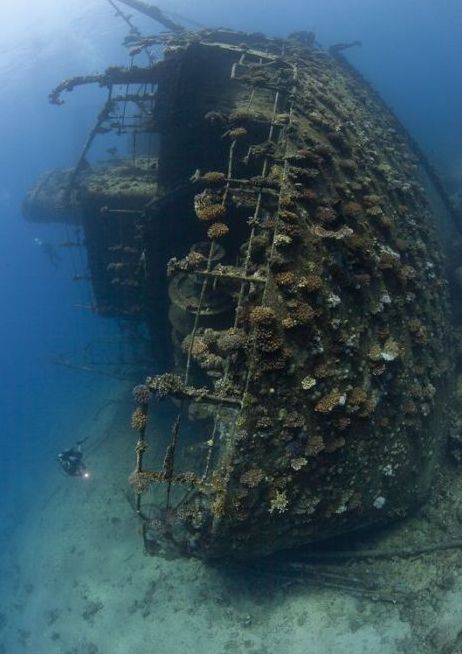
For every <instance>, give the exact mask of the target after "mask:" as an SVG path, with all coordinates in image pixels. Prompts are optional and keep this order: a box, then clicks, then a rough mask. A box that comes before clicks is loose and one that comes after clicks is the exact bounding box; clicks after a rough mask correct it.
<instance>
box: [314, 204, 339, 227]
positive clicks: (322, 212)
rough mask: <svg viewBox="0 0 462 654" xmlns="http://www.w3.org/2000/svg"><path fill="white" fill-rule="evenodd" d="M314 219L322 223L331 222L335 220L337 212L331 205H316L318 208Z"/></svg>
mask: <svg viewBox="0 0 462 654" xmlns="http://www.w3.org/2000/svg"><path fill="white" fill-rule="evenodd" d="M315 217H316V220H319V221H321V222H322V223H324V224H326V223H327V224H329V223H333V222H335V221H336V220H337V218H338V216H337V212H336V211H335V210H334V209H332V207H325V206H323V207H318V210H317V211H316V214H315Z"/></svg>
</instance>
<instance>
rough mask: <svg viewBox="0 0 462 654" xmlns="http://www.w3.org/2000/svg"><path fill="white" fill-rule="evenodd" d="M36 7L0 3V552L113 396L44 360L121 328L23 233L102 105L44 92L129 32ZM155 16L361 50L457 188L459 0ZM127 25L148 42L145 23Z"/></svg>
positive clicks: (461, 132)
mask: <svg viewBox="0 0 462 654" xmlns="http://www.w3.org/2000/svg"><path fill="white" fill-rule="evenodd" d="M31 4H32V3H31V2H26V1H25V0H17V1H16V2H13V0H4V2H3V3H2V6H1V8H0V54H1V57H0V106H1V109H2V110H1V120H0V144H1V145H0V147H1V151H0V217H1V219H0V301H1V305H0V306H1V314H0V316H1V317H0V370H1V375H2V380H1V386H0V419H1V431H0V438H1V457H0V497H1V516H2V517H1V519H0V541H1V542H3V543H4V544H5V546H6V544H8V546H9V547H11V545H12V544H13V545H14V539H15V538H16V537H17V536H16V527H17V526H18V524H23V523H24V522H25V521H27V519H28V515H29V514H30V512H33V511H34V508H35V504H34V502H35V501H36V499H35V498H36V497H37V496H38V495H39V493H40V490H41V489H43V488H46V487H47V486H48V484H49V483H50V479H51V480H52V479H53V477H54V476H56V475H58V474H59V471H58V469H57V466H56V463H55V456H56V453H57V452H58V451H59V449H60V448H62V447H65V446H69V445H72V444H73V442H74V440H75V438H76V437H77V435H78V436H79V437H80V436H81V433H80V431H79V424H80V423H81V422H82V421H83V418H84V416H85V415H86V412H87V411H88V406H91V407H92V410H96V409H97V408H98V403H97V404H96V405H95V404H94V402H95V399H94V398H95V396H96V395H98V394H100V396H101V402H104V399H105V398H106V399H111V398H112V397H113V396H114V394H116V392H117V388H118V383H117V381H115V380H110V379H102V378H100V377H92V376H89V375H86V374H85V373H79V372H77V371H75V370H69V369H65V368H62V367H60V366H57V365H53V364H52V363H51V362H50V359H52V358H53V357H55V356H56V355H65V356H67V357H71V358H72V359H73V360H74V361H76V360H78V357H79V355H80V353H81V351H82V348H83V347H85V345H86V344H87V343H88V342H89V341H91V340H92V339H109V338H115V337H117V334H118V331H117V325H116V324H115V323H114V322H112V321H110V320H104V319H102V318H99V317H97V316H95V315H94V314H92V313H91V312H90V311H85V310H82V309H78V308H77V307H76V305H78V304H83V305H87V304H91V294H90V289H89V288H88V287H87V286H86V285H85V283H84V284H76V283H74V282H72V277H73V275H74V274H75V272H76V271H77V272H83V268H84V262H83V261H82V259H81V258H80V255H79V254H78V253H77V252H76V251H74V250H72V251H66V250H60V254H61V256H62V261H60V263H59V265H58V266H57V268H56V269H55V267H53V266H52V265H51V264H50V262H49V261H48V260H47V258H46V257H45V256H44V253H43V252H42V251H41V249H40V248H39V247H38V246H37V245H36V243H35V242H34V238H35V237H39V238H40V239H42V240H43V241H47V242H50V243H52V244H54V245H56V246H57V245H58V244H59V243H60V242H63V241H66V240H68V238H69V231H68V230H66V229H65V228H64V227H63V226H59V225H48V226H45V225H31V224H28V223H26V222H25V221H24V220H23V218H22V216H21V203H22V199H23V197H24V194H25V192H26V191H27V190H28V189H29V188H30V187H31V186H32V184H33V183H34V182H35V180H36V179H37V177H38V176H39V175H40V174H41V173H42V172H43V171H45V170H48V169H50V168H59V167H69V166H72V165H73V164H74V162H75V161H76V159H77V157H78V153H79V150H80V148H81V147H82V144H83V141H84V139H85V136H86V134H87V132H88V130H89V128H90V127H91V126H92V124H93V121H94V118H95V115H96V113H97V111H98V109H99V107H100V102H101V100H102V98H103V92H100V91H99V90H98V89H91V90H76V91H74V92H73V93H71V94H68V95H66V98H65V100H66V104H65V106H64V107H56V106H52V105H50V104H49V103H48V101H47V94H48V92H49V90H50V89H51V88H52V87H53V86H54V85H55V84H56V83H57V82H59V81H60V80H61V79H62V78H64V77H70V76H72V75H74V74H80V73H92V72H95V71H98V70H102V69H104V68H105V67H106V66H107V65H112V64H117V63H120V64H125V63H126V62H127V55H126V51H125V50H124V49H123V48H122V47H121V46H120V43H121V41H122V39H123V37H124V36H125V33H126V30H125V27H124V25H123V23H122V21H120V20H119V19H116V18H115V17H114V15H113V10H112V9H111V8H110V7H109V5H108V4H107V3H106V2H105V1H104V0H87V1H84V0H82V1H80V2H76V1H75V0H60V1H59V2H56V1H55V0H34V2H33V7H31ZM57 5H59V6H57ZM162 8H163V9H165V10H169V11H171V12H175V13H176V14H179V15H182V16H187V17H190V18H191V19H192V20H194V21H197V23H200V24H203V25H215V26H218V25H224V26H227V27H230V28H235V29H242V30H247V31H262V32H266V33H268V34H270V35H280V36H284V35H287V34H288V33H290V32H291V31H295V30H300V29H310V30H313V31H315V33H316V35H317V40H318V41H319V42H320V43H321V44H322V45H324V46H325V47H328V46H329V45H331V44H334V43H337V42H339V41H351V40H356V39H359V40H361V41H362V43H363V46H362V48H360V49H355V50H354V51H351V52H349V53H348V58H349V59H350V61H351V62H352V63H353V64H354V65H355V66H356V67H357V68H358V69H359V70H360V71H362V72H363V74H364V75H365V77H366V78H367V79H368V80H369V81H370V82H371V83H372V84H373V85H374V86H375V87H376V88H377V89H378V90H379V91H380V93H381V94H382V96H383V98H384V99H385V100H386V102H387V103H388V104H389V105H390V106H391V107H392V108H393V109H394V110H395V112H396V113H397V115H398V116H399V118H400V119H401V120H402V122H403V123H404V125H405V126H406V127H407V128H408V130H409V131H410V133H411V134H412V135H413V136H414V137H415V138H416V140H417V141H418V142H419V144H420V145H421V146H422V148H423V149H424V150H425V152H426V153H427V154H428V155H429V157H430V159H431V160H433V161H434V162H435V163H436V164H437V165H438V168H439V170H440V172H441V173H442V175H443V177H447V178H448V179H449V180H450V182H451V183H452V184H454V185H455V184H456V183H457V180H458V182H459V184H461V185H462V122H461V106H462V68H461V66H460V62H461V61H462V4H461V3H460V1H459V0H438V1H437V2H435V1H434V0H310V1H307V0H287V1H286V2H274V1H270V2H269V3H268V2H264V1H263V0H254V1H253V2H252V3H250V2H248V0H234V2H232V3H230V2H219V1H217V0H214V1H212V0H210V1H208V0H197V1H196V2H194V3H190V2H180V1H173V0H171V1H169V0H165V1H164V2H163V3H162ZM136 20H137V24H138V25H139V26H140V28H141V29H142V31H144V32H145V33H148V32H149V28H150V26H151V23H150V22H149V21H147V20H146V19H142V18H140V19H138V18H137V19H136ZM70 233H71V236H72V230H71V232H70ZM98 401H99V400H98ZM0 583H1V581H0ZM0 592H1V586H0ZM18 651H21V650H20V649H18ZM153 651H154V650H153ZM9 654H10V653H9ZM11 654H15V653H11ZM108 654H109V652H108Z"/></svg>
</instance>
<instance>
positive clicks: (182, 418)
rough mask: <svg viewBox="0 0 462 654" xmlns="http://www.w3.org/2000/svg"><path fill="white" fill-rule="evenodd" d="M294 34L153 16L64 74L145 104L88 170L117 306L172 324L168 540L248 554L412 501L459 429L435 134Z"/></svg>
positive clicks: (166, 388) (86, 221) (67, 86)
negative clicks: (176, 31) (118, 48)
mask: <svg viewBox="0 0 462 654" xmlns="http://www.w3.org/2000/svg"><path fill="white" fill-rule="evenodd" d="M299 37H300V35H298V38H293V39H289V40H286V41H282V40H272V39H266V38H265V37H264V36H262V35H259V34H253V35H246V34H242V33H234V32H227V31H213V32H212V31H203V32H198V33H195V34H194V35H189V34H186V33H184V34H180V35H177V36H166V35H160V36H155V37H152V38H151V37H148V38H147V39H143V40H142V42H141V43H140V44H139V47H140V48H141V50H142V49H143V47H146V46H148V45H150V44H151V45H152V44H156V43H161V44H162V45H163V46H164V47H165V56H164V58H163V60H162V61H159V62H157V63H155V64H153V65H152V66H150V67H148V68H140V67H131V68H130V69H120V68H115V67H113V68H109V69H107V71H106V72H105V73H104V74H103V75H95V76H90V77H88V78H80V77H79V78H75V79H73V80H66V81H65V82H64V83H62V84H61V85H60V86H59V87H58V88H57V89H56V90H55V91H54V92H52V94H51V96H50V97H51V99H52V101H53V102H61V100H60V97H61V93H62V92H64V91H66V90H71V89H72V88H74V86H76V85H79V84H82V83H88V82H92V83H94V82H96V83H98V84H100V85H102V86H108V88H109V97H108V102H107V103H106V110H105V112H104V111H102V112H100V114H99V115H98V119H97V124H96V127H95V129H94V130H93V132H92V135H93V136H94V135H95V134H97V133H100V132H103V133H106V132H107V131H111V130H112V129H116V128H117V125H116V126H115V127H114V125H113V121H112V119H111V118H110V116H112V114H113V113H114V114H117V111H116V109H117V107H119V104H120V103H122V104H123V107H125V104H126V103H128V102H132V101H133V98H135V106H136V107H137V111H138V110H139V115H138V114H137V117H135V118H134V119H133V126H132V125H131V122H130V124H128V123H127V124H124V129H127V130H128V129H129V128H130V127H131V126H132V127H133V130H134V132H133V134H132V136H133V138H131V139H130V142H131V143H132V144H133V148H134V149H135V147H136V145H137V144H139V143H140V142H142V144H143V147H144V151H142V152H135V151H133V153H131V156H130V159H123V158H122V159H119V158H116V159H115V160H112V161H109V162H108V163H107V164H105V165H103V166H100V168H99V169H98V168H97V167H95V168H94V169H92V170H88V169H85V170H84V169H83V168H82V165H83V163H84V160H83V159H81V162H80V165H78V166H77V167H76V169H75V171H74V172H73V173H72V175H71V179H72V182H73V190H74V194H73V196H72V198H73V200H74V201H75V202H77V203H80V204H79V210H80V212H81V222H82V225H83V228H84V230H85V243H86V245H87V249H88V260H89V266H90V268H91V274H92V281H93V287H94V290H95V297H96V302H97V305H98V306H97V309H98V310H99V313H104V315H116V316H118V317H126V318H127V319H129V320H131V321H144V322H146V323H147V325H148V327H149V333H150V335H151V343H152V347H153V350H154V349H155V348H156V346H158V347H157V354H158V357H159V356H160V355H164V356H165V354H166V349H167V348H166V347H165V343H166V340H167V338H168V340H169V342H171V353H170V354H171V359H172V360H173V372H172V373H166V374H164V375H161V376H157V377H153V378H150V379H148V380H147V382H146V385H147V386H148V387H149V388H150V390H151V392H153V393H155V394H158V395H159V396H161V397H164V398H165V397H167V396H171V397H173V398H174V399H175V404H174V405H172V406H173V408H174V411H175V412H177V416H176V419H175V420H174V421H173V426H172V429H171V430H170V426H169V427H168V428H167V429H165V430H164V432H165V433H164V436H163V438H164V440H163V441H162V437H161V436H160V435H159V431H160V424H161V423H160V421H156V420H155V419H154V420H153V421H152V425H154V426H153V427H151V423H149V422H148V420H147V416H146V412H147V411H148V408H147V407H148V402H147V401H143V402H141V403H139V406H138V408H137V409H136V411H135V413H134V415H133V419H132V426H133V428H134V429H135V430H137V431H138V432H139V436H140V437H139V441H138V445H137V449H136V454H137V465H136V469H135V471H134V473H133V474H132V475H131V477H130V481H131V483H132V486H133V490H134V491H135V494H136V507H137V511H138V514H139V515H140V516H141V517H143V518H144V520H145V523H144V534H145V543H146V545H147V547H148V549H150V550H151V549H152V551H156V547H155V544H156V543H157V542H158V541H162V544H163V545H165V546H166V545H167V543H169V542H170V543H172V544H174V546H175V547H177V548H179V549H180V551H186V552H189V553H193V554H195V555H197V556H203V557H214V556H235V557H249V556H254V555H259V554H264V553H268V552H270V551H273V550H276V549H280V548H288V547H291V546H295V545H300V544H302V543H306V542H309V541H312V540H317V539H322V538H325V537H327V536H331V535H333V534H336V533H340V532H347V531H349V530H353V529H357V528H359V527H362V526H366V525H370V524H373V523H377V522H385V521H387V520H390V519H393V518H396V517H399V516H402V515H405V514H406V513H407V512H408V511H409V510H410V509H411V508H412V507H414V506H415V505H416V504H417V503H418V502H420V501H421V500H422V498H423V497H424V495H425V493H426V492H427V489H428V487H429V483H430V480H431V476H432V472H433V470H434V467H435V462H436V461H437V458H438V456H439V454H440V452H441V449H442V445H443V443H444V441H445V438H446V431H447V429H446V428H447V422H446V421H447V415H448V412H447V411H446V407H445V401H446V400H445V397H446V396H445V385H446V384H447V383H450V382H451V365H450V360H449V359H450V355H449V353H448V342H449V339H448V332H449V330H448V318H447V316H448V307H447V293H446V282H445V278H444V271H443V264H442V256H441V253H440V247H439V244H438V242H437V240H436V238H435V228H434V224H433V220H434V219H433V217H432V215H431V209H430V206H429V204H428V202H427V199H426V195H425V191H424V188H423V186H422V180H421V179H420V175H419V171H418V160H417V157H416V155H415V153H414V152H413V150H412V147H411V145H410V143H409V141H408V139H407V137H406V135H405V133H404V131H403V129H402V128H401V127H400V125H399V124H398V123H397V122H396V120H395V118H394V117H393V115H392V114H391V113H390V112H389V110H388V109H387V108H386V107H385V106H384V105H383V103H382V102H381V101H380V99H379V98H378V97H377V95H376V94H375V93H374V92H373V91H372V90H371V88H370V87H369V86H367V85H366V84H365V83H364V82H363V80H361V79H360V78H359V77H358V75H357V74H355V73H354V71H352V70H351V69H350V67H349V66H348V65H347V64H346V62H345V61H344V60H343V59H341V58H339V56H338V53H335V51H334V52H333V53H332V55H327V53H325V52H322V51H320V50H319V49H317V48H316V47H314V46H313V44H312V40H310V39H309V38H308V37H307V38H304V39H300V38H299ZM135 45H136V44H135ZM134 47H135V46H134ZM135 49H136V48H135ZM122 80H123V85H124V89H125V93H126V97H125V96H122V97H120V96H118V95H114V94H113V93H112V94H111V91H112V87H113V86H118V87H120V85H121V84H122ZM140 89H141V90H140ZM147 90H148V91H149V92H146V91H147ZM137 94H138V95H137ZM117 103H119V104H117ZM124 103H125V104H124ZM111 112H112V113H111ZM120 113H123V114H124V115H125V108H124V109H123V111H121V112H120ZM137 120H138V122H137ZM111 121H112V122H111ZM146 132H147V133H148V137H147V138H144V140H142V139H141V136H140V134H144V133H146ZM150 144H151V145H152V144H155V145H156V147H155V148H154V149H151V150H150V149H149V147H150ZM45 190H49V189H48V187H46V189H45ZM34 197H36V198H37V199H38V200H39V199H40V198H41V197H42V196H41V194H40V193H38V194H35V196H34ZM44 197H45V200H46V201H47V202H48V200H49V198H48V194H47V193H45V194H44ZM66 197H67V196H66ZM45 204H46V203H45ZM167 305H170V306H167ZM157 360H158V361H159V358H157ZM146 392H147V391H146ZM148 395H149V393H148ZM138 401H139V400H138ZM151 430H152V431H151ZM156 430H157V431H156ZM153 436H154V438H155V439H156V441H155V443H156V446H155V447H154V448H152V449H151V450H149V451H148V452H147V453H146V454H145V450H146V439H147V440H150V439H151V438H152V437H153ZM167 443H168V447H167V449H166V450H165V445H166V444H167ZM161 444H162V445H163V447H161ZM164 452H165V453H164ZM153 453H154V454H153ZM155 453H156V454H157V456H155ZM153 485H154V487H155V488H156V489H157V491H154V493H155V495H154V498H155V500H157V501H158V503H159V507H160V508H159V509H158V512H157V513H156V518H155V520H154V519H153V518H152V515H151V513H150V512H149V510H148V508H146V509H144V506H145V505H146V507H149V506H152V501H153V499H152V496H150V500H147V499H146V498H145V496H144V493H145V492H146V491H147V490H148V489H150V490H151V491H152V486H153ZM150 502H151V504H150Z"/></svg>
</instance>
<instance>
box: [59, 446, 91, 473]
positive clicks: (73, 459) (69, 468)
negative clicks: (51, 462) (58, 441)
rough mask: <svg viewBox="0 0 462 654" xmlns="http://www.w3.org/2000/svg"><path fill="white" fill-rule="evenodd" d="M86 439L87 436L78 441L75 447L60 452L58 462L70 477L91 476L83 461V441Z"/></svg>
mask: <svg viewBox="0 0 462 654" xmlns="http://www.w3.org/2000/svg"><path fill="white" fill-rule="evenodd" d="M86 440H87V439H86V438H85V439H84V440H82V441H77V443H76V444H75V445H74V446H73V447H70V448H69V449H67V450H63V451H62V452H60V453H59V454H58V457H57V459H58V463H59V465H60V466H61V468H62V469H63V470H64V472H65V473H66V475H68V476H69V477H83V478H84V479H88V478H89V477H90V473H89V472H88V470H87V466H86V465H85V463H84V462H83V452H82V443H84V442H85V441H86Z"/></svg>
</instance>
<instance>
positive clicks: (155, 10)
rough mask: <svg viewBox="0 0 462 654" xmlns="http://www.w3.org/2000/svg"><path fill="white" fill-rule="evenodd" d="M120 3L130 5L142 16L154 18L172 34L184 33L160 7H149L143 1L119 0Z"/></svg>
mask: <svg viewBox="0 0 462 654" xmlns="http://www.w3.org/2000/svg"><path fill="white" fill-rule="evenodd" d="M118 1H119V2H122V3H123V4H125V5H128V6H129V7H131V8H132V9H136V10H137V11H139V12H140V13H142V14H145V15H146V16H149V18H152V19H153V20H155V21H157V22H158V23H160V24H161V25H163V26H164V27H165V28H166V29H168V30H171V31H172V32H183V31H184V28H183V27H182V26H181V25H177V23H174V22H173V21H172V20H170V19H169V18H167V16H165V14H164V13H163V12H162V11H161V10H160V9H159V7H155V6H154V5H149V4H147V3H146V2H142V0H118Z"/></svg>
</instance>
